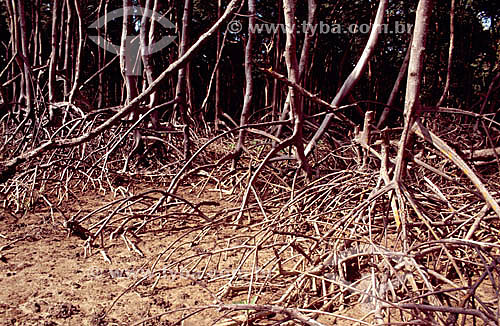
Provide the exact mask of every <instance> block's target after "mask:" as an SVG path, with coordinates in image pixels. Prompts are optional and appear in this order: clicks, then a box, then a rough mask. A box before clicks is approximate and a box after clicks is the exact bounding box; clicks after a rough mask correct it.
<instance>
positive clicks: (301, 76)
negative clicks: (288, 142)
mask: <svg viewBox="0 0 500 326" xmlns="http://www.w3.org/2000/svg"><path fill="white" fill-rule="evenodd" d="M283 6H284V4H283ZM294 6H295V5H294ZM317 7H318V4H317V2H316V0H309V1H308V17H307V24H308V26H310V27H314V25H315V24H316V10H317ZM285 22H286V20H285ZM294 24H295V22H294ZM312 30H313V29H312V28H308V29H307V32H306V34H305V36H304V44H303V46H302V51H301V55H300V63H299V64H298V68H297V71H298V76H297V83H298V84H300V85H303V84H304V81H305V72H306V67H307V66H308V64H309V50H310V49H311V45H312V41H313V36H314V35H313V34H312ZM294 37H295V36H294ZM294 42H295V40H294ZM294 56H295V54H294ZM295 57H296V56H295ZM290 101H291V99H290V92H289V93H288V94H287V97H286V101H285V106H284V107H283V111H282V112H281V120H285V119H286V116H287V115H288V114H289V111H290ZM297 104H298V105H302V103H300V102H299V103H297ZM282 132H283V125H279V126H278V128H277V132H276V134H275V136H276V137H279V136H280V135H281V133H282Z"/></svg>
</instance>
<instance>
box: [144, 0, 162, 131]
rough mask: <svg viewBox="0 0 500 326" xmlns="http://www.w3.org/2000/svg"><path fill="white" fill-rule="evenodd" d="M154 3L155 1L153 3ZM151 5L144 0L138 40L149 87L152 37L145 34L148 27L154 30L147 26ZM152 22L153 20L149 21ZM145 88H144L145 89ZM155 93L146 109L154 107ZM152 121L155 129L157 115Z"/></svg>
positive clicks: (149, 1)
mask: <svg viewBox="0 0 500 326" xmlns="http://www.w3.org/2000/svg"><path fill="white" fill-rule="evenodd" d="M155 2H156V1H155ZM152 5H153V3H152V1H151V0H146V4H145V10H144V14H143V16H142V21H141V29H140V40H141V56H142V62H143V65H144V70H145V72H146V81H145V83H144V84H145V85H146V83H147V85H150V84H151V83H152V82H153V81H154V72H153V64H152V62H151V53H150V51H149V48H148V46H149V45H150V44H152V43H151V42H152V41H153V40H152V39H151V37H149V36H152V35H153V32H154V31H152V30H150V33H149V36H148V37H146V35H147V34H146V32H147V31H148V25H149V28H150V29H153V28H154V25H153V24H148V20H149V19H148V17H149V16H151V6H152ZM151 21H153V20H151ZM145 88H146V87H144V89H145ZM156 98H157V95H156V91H153V92H152V93H151V95H150V96H149V104H148V108H149V109H150V108H152V107H154V106H155V105H156ZM152 117H153V119H152V121H153V127H154V128H157V127H158V118H157V114H154V115H152Z"/></svg>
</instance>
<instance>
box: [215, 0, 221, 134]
mask: <svg viewBox="0 0 500 326" xmlns="http://www.w3.org/2000/svg"><path fill="white" fill-rule="evenodd" d="M221 15H222V0H217V18H219V17H220V16H221ZM221 48H222V33H221V31H217V50H216V54H215V57H216V58H217V60H218V58H219V53H220V51H221ZM217 60H216V61H217ZM216 65H217V67H215V121H214V124H215V130H216V131H217V130H219V120H220V117H221V116H222V108H221V103H220V95H221V85H220V64H217V63H216Z"/></svg>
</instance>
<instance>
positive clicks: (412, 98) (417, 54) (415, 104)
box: [394, 0, 433, 183]
mask: <svg viewBox="0 0 500 326" xmlns="http://www.w3.org/2000/svg"><path fill="white" fill-rule="evenodd" d="M432 7H433V0H420V1H419V3H418V7H417V16H416V20H415V30H414V32H413V39H412V44H411V54H410V64H409V68H408V81H407V83H406V96H405V110H404V128H403V134H402V135H401V139H400V141H399V148H398V156H397V158H396V167H395V170H394V180H395V181H396V182H397V183H399V182H400V181H401V179H402V177H403V175H404V173H405V165H406V164H404V162H405V153H406V150H407V144H408V139H409V135H410V130H411V128H412V126H413V123H414V121H415V112H416V111H417V110H418V108H419V107H420V98H419V97H420V86H421V84H422V71H423V69H424V56H425V50H426V48H425V46H426V44H425V43H426V39H427V31H428V28H429V19H430V15H431V13H432Z"/></svg>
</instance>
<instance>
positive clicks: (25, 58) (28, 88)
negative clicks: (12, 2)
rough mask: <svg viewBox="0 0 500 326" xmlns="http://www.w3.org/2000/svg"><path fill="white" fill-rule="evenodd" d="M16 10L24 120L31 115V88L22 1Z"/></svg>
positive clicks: (20, 0) (18, 3) (18, 0)
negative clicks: (24, 103)
mask: <svg viewBox="0 0 500 326" xmlns="http://www.w3.org/2000/svg"><path fill="white" fill-rule="evenodd" d="M17 9H18V12H19V36H20V41H21V44H20V45H21V48H20V51H19V52H18V54H21V55H22V67H23V77H24V96H25V100H26V118H28V117H29V116H30V115H31V113H32V105H33V88H32V86H31V82H32V80H31V73H30V71H31V65H30V63H29V51H28V38H27V35H28V34H27V33H28V31H27V27H26V13H25V11H24V0H17Z"/></svg>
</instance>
